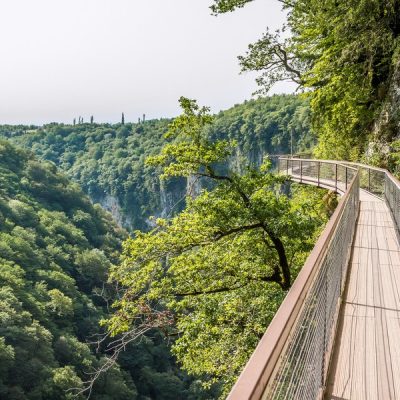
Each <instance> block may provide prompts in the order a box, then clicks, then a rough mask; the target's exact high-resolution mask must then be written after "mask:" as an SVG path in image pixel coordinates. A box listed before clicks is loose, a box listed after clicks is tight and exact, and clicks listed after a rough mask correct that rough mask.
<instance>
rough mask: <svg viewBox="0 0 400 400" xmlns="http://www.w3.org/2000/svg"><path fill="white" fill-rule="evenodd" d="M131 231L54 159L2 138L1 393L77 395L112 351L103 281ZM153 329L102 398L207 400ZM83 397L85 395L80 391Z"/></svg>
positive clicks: (108, 292) (100, 390)
mask: <svg viewBox="0 0 400 400" xmlns="http://www.w3.org/2000/svg"><path fill="white" fill-rule="evenodd" d="M124 238H126V233H125V232H124V231H123V230H121V229H120V228H118V227H117V225H116V224H115V223H114V222H113V221H112V219H111V216H110V215H109V214H108V213H105V212H104V211H103V210H102V209H101V208H100V206H98V205H97V206H93V205H92V203H91V202H90V200H89V198H88V197H87V196H86V195H84V194H83V192H82V191H81V190H80V188H79V187H78V185H77V184H73V183H71V182H70V181H69V180H68V179H67V178H66V177H65V176H63V175H60V174H59V173H58V172H57V170H56V167H55V166H54V164H52V163H43V162H39V161H38V160H36V159H35V158H34V156H33V155H31V154H30V153H27V152H25V151H23V150H20V149H17V148H15V147H14V146H12V145H11V144H10V143H8V142H6V141H4V140H2V141H0V399H8V400H11V399H21V400H22V399H32V400H33V399H35V400H36V399H43V400H45V399H47V400H51V399H61V400H62V399H72V398H73V397H72V394H71V393H69V392H66V390H67V389H70V388H71V387H76V388H79V387H81V386H82V381H84V380H87V378H88V375H87V373H88V372H90V371H93V370H94V369H96V368H98V366H99V365H100V363H101V360H102V357H103V355H102V354H101V353H100V354H94V353H93V351H92V350H91V349H90V347H89V346H88V345H87V343H86V342H87V341H88V340H94V339H95V336H94V335H95V334H97V333H99V331H100V328H99V325H98V322H99V319H100V318H104V317H106V316H107V315H108V314H107V303H108V302H109V301H111V300H112V298H113V296H114V294H113V289H112V288H111V287H108V286H107V285H106V286H104V282H105V281H106V279H107V274H108V269H109V268H110V266H111V265H113V264H116V263H118V261H119V254H120V250H121V241H122V240H123V239H124ZM190 384H191V381H190V380H189V379H187V377H186V376H185V375H183V374H182V373H180V372H178V370H177V368H176V367H175V363H174V361H173V360H172V358H171V356H170V355H169V351H168V348H167V345H166V344H165V342H164V340H163V339H162V338H161V337H160V336H159V335H157V333H156V332H154V333H153V334H152V339H150V338H143V340H142V341H141V342H140V343H138V344H136V345H134V346H133V345H132V346H130V347H129V348H128V350H127V352H126V353H125V354H124V356H123V357H122V358H121V361H120V365H116V366H115V367H114V368H113V369H111V370H110V371H108V372H107V373H106V374H105V375H103V376H102V377H101V378H100V379H99V380H98V381H97V382H96V384H95V386H94V388H93V394H92V397H91V398H93V399H102V400H107V399H110V400H111V399H113V400H115V399H121V400H122V399H129V400H132V399H146V398H147V399H148V398H154V399H176V398H177V396H180V398H190V394H191V393H192V394H193V393H196V391H197V393H198V394H197V395H196V396H195V397H192V398H199V399H200V398H202V397H201V396H202V394H201V392H199V389H198V388H197V386H196V383H194V384H193V385H194V386H192V389H189V385H190ZM77 398H83V397H82V396H81V397H77Z"/></svg>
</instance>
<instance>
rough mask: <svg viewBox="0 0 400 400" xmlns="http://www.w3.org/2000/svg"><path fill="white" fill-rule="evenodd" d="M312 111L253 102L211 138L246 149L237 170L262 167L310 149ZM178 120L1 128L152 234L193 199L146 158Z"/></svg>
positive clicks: (285, 103) (223, 116)
mask: <svg viewBox="0 0 400 400" xmlns="http://www.w3.org/2000/svg"><path fill="white" fill-rule="evenodd" d="M309 119H310V114H309V106H308V103H307V102H306V101H304V100H302V99H300V98H299V97H297V96H284V95H282V96H272V97H270V98H265V99H258V100H251V101H247V102H245V103H244V104H241V105H236V106H235V107H233V108H231V109H229V110H227V111H222V112H220V113H219V114H218V115H217V116H216V118H215V124H214V125H213V126H212V127H211V128H210V132H209V135H210V136H212V137H213V138H214V139H221V138H229V139H235V140H236V141H237V143H238V150H237V151H236V153H235V154H234V159H231V162H232V163H235V160H236V164H239V165H240V164H241V163H242V156H243V157H244V158H249V159H252V160H254V161H256V162H258V163H260V162H261V160H262V158H263V156H264V155H265V154H267V153H272V154H277V153H278V154H279V153H280V154H282V153H289V152H290V149H291V143H293V151H299V150H304V149H307V148H309V147H310V146H311V145H312V144H313V143H314V138H313V137H312V136H311V135H310V133H309ZM170 122H171V120H166V119H161V120H152V121H146V122H144V123H140V124H128V123H125V124H124V125H108V124H78V125H63V124H50V125H46V126H44V127H42V128H36V127H28V126H15V127H11V126H0V135H1V136H3V137H7V138H8V139H9V140H11V141H12V142H14V143H17V144H18V145H20V146H23V147H26V148H29V149H31V150H32V151H33V152H34V153H35V154H36V155H37V156H38V157H39V158H41V159H45V160H49V161H52V162H54V163H55V164H56V165H57V166H58V167H60V168H61V169H62V170H63V171H65V172H66V174H67V175H68V176H69V177H70V178H72V179H73V180H74V181H75V182H77V183H79V184H80V186H81V187H82V188H83V190H84V191H85V192H86V193H87V194H88V195H89V196H90V197H91V199H92V200H93V201H94V202H101V203H103V204H105V203H106V198H107V196H112V197H113V198H114V199H115V200H116V204H115V206H116V210H114V211H115V212H114V214H115V215H116V214H117V212H119V214H120V215H121V220H122V222H126V225H127V226H128V227H130V228H134V229H148V228H149V224H148V218H149V217H150V216H152V215H158V216H163V217H165V216H166V215H167V214H169V213H170V212H171V210H172V209H173V208H174V207H175V209H174V210H175V211H179V210H180V209H182V206H183V203H182V202H181V201H180V200H182V198H184V196H185V194H186V181H185V180H184V179H180V180H179V179H175V180H170V181H168V182H164V183H163V184H162V187H160V181H159V179H158V176H157V174H156V172H155V170H154V169H152V168H150V167H149V166H146V164H145V159H146V158H147V157H148V156H150V155H154V154H158V153H159V151H160V149H161V148H162V146H163V144H164V137H163V136H164V134H165V132H166V131H167V129H168V125H169V123H170Z"/></svg>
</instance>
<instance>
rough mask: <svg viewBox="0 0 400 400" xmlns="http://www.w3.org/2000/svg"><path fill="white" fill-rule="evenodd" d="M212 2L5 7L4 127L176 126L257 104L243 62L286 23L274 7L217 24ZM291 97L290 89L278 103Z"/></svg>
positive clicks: (3, 0) (8, 1)
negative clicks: (206, 111) (192, 109)
mask: <svg viewBox="0 0 400 400" xmlns="http://www.w3.org/2000/svg"><path fill="white" fill-rule="evenodd" d="M211 3H212V0H34V1H32V0H0V51H1V57H0V124H6V123H10V124H18V123H25V124H43V123H48V122H66V123H71V122H72V120H73V118H78V117H79V116H82V117H83V118H84V120H85V121H88V120H89V118H90V116H91V115H93V116H94V120H95V121H96V122H117V121H119V120H120V119H121V113H122V112H124V114H125V121H132V122H136V121H137V119H138V117H141V116H142V115H143V114H146V119H151V118H163V117H173V116H176V115H178V114H179V112H180V111H179V106H178V99H179V97H180V96H186V97H189V98H193V99H197V100H198V102H199V104H201V105H207V106H210V107H211V110H212V111H213V112H218V111H220V110H221V109H227V108H229V107H231V106H233V105H234V104H237V103H241V102H243V101H244V100H245V99H249V98H251V94H252V93H253V92H254V91H255V90H256V88H257V87H256V84H255V82H254V79H255V76H256V75H255V74H254V73H246V74H239V72H240V67H239V65H238V60H237V56H238V55H240V54H244V53H245V52H246V49H247V46H248V44H249V43H252V42H255V41H256V40H257V39H258V38H260V37H261V36H262V34H263V32H265V30H266V27H267V26H268V27H269V28H270V29H271V30H275V29H277V28H279V27H280V26H281V25H282V23H283V22H284V20H285V14H284V13H283V12H282V11H281V5H280V3H279V2H278V1H277V0H256V1H254V2H252V3H250V4H248V5H247V6H246V7H245V8H243V9H239V10H237V11H235V12H234V13H229V14H224V15H220V16H218V17H215V16H212V15H211V12H210V9H209V6H210V4H211ZM292 90H293V86H292V85H290V84H289V83H282V84H279V85H278V86H276V87H274V88H273V90H272V93H287V92H291V91H292Z"/></svg>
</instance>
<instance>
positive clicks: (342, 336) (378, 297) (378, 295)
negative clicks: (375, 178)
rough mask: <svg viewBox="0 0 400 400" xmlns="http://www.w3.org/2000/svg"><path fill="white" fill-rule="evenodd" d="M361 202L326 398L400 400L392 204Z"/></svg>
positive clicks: (398, 264)
mask: <svg viewBox="0 0 400 400" xmlns="http://www.w3.org/2000/svg"><path fill="white" fill-rule="evenodd" d="M360 198H361V203H360V215H359V219H358V223H357V230H356V234H355V238H354V243H353V255H352V260H351V263H350V270H349V278H348V284H347V288H346V291H345V293H344V305H343V307H342V311H341V316H340V322H339V328H338V338H337V340H336V346H335V349H334V353H333V357H332V366H331V371H330V376H329V377H328V385H327V394H326V397H325V398H326V399H331V400H339V399H340V400H344V399H346V400H347V399H351V400H353V399H356V400H358V399H360V400H375V399H378V400H392V399H394V400H396V399H398V400H400V244H399V239H398V237H397V234H396V230H395V227H394V223H393V221H392V217H391V214H390V211H389V209H388V207H387V206H386V204H385V203H384V202H383V201H382V200H380V199H379V198H377V197H375V196H372V195H369V194H368V193H365V192H362V195H361V196H360Z"/></svg>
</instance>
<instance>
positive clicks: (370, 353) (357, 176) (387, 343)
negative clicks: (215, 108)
mask: <svg viewBox="0 0 400 400" xmlns="http://www.w3.org/2000/svg"><path fill="white" fill-rule="evenodd" d="M279 170H280V172H281V173H283V174H287V175H289V176H291V177H292V179H293V180H294V181H297V182H300V183H305V184H311V185H316V186H319V187H324V188H327V189H331V190H334V191H335V192H337V193H339V194H341V195H342V197H341V200H340V202H339V204H338V207H337V209H336V211H335V213H334V214H333V216H332V217H331V218H330V220H329V222H328V224H327V226H326V228H325V229H324V231H323V233H322V234H321V236H320V238H319V239H318V241H317V243H316V245H315V247H314V249H313V251H312V252H311V254H310V256H309V257H308V259H307V261H306V263H305V265H304V266H303V268H302V270H301V272H300V273H299V275H298V277H297V279H296V280H295V282H294V283H293V286H292V288H291V289H290V291H289V292H288V294H287V296H286V298H285V300H284V302H283V303H282V305H281V307H280V308H279V310H278V312H277V314H276V315H275V317H274V319H273V321H272V322H271V324H270V326H269V327H268V329H267V331H266V332H265V334H264V336H263V338H262V339H261V341H260V343H259V345H258V346H257V348H256V350H255V352H254V353H253V355H252V357H251V358H250V360H249V362H248V364H247V365H246V367H245V369H244V370H243V372H242V374H241V376H240V377H239V379H238V381H237V383H236V384H235V386H234V387H233V389H232V391H231V393H230V395H229V397H228V399H230V400H246V399H271V400H280V399H288V400H289V399H293V400H298V399H304V400H312V399H329V400H353V399H356V400H358V399H359V400H372V399H379V400H391V399H399V400H400V241H399V236H398V234H399V226H400V183H399V181H398V180H397V179H396V178H394V177H393V176H392V175H391V174H390V173H389V172H388V171H386V170H383V169H379V168H373V167H369V166H367V165H363V164H354V163H346V162H339V161H324V160H306V159H295V158H280V160H279Z"/></svg>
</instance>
